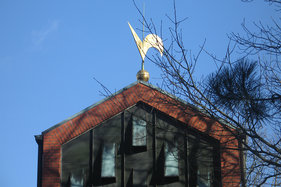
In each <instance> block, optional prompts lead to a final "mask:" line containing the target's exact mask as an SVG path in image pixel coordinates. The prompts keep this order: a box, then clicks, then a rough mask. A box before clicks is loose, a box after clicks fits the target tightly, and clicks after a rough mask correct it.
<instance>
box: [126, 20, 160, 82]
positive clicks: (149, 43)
mask: <svg viewBox="0 0 281 187" xmlns="http://www.w3.org/2000/svg"><path fill="white" fill-rule="evenodd" d="M128 24H129V27H130V29H131V32H132V34H133V37H134V39H135V42H136V44H137V47H138V49H139V52H140V55H141V58H142V65H141V70H140V71H139V72H138V73H137V79H138V80H142V81H145V82H147V81H148V79H149V73H148V72H147V71H145V70H144V58H145V55H146V53H147V51H148V49H149V48H151V47H154V48H155V49H157V50H158V51H159V52H160V54H161V56H162V55H163V50H164V47H163V42H162V39H161V38H160V37H159V36H157V35H156V34H149V35H147V36H146V37H145V39H143V41H141V40H140V38H139V37H138V35H137V33H136V32H135V31H134V29H133V28H132V26H131V25H130V23H129V22H128ZM143 32H144V31H143Z"/></svg>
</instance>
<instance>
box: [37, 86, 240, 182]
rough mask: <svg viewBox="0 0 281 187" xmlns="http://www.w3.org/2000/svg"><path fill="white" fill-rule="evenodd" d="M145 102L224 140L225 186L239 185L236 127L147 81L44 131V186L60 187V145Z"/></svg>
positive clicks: (222, 143) (223, 177) (222, 155)
mask: <svg viewBox="0 0 281 187" xmlns="http://www.w3.org/2000/svg"><path fill="white" fill-rule="evenodd" d="M139 101H142V102H144V103H147V104H148V105H150V106H152V107H154V108H156V109H157V110H159V111H161V112H164V113H166V114H168V115H170V116H171V117H173V118H176V119H178V120H180V121H182V122H183V123H185V124H188V125H190V126H191V127H193V128H195V129H197V130H199V131H201V132H203V133H206V134H208V135H210V136H212V137H214V138H215V139H217V140H219V141H220V143H221V170H222V183H223V186H239V182H240V167H239V166H240V165H239V151H238V150H237V148H238V141H237V140H236V139H235V138H234V136H233V133H235V131H234V130H233V129H230V128H228V129H226V127H225V126H223V125H221V124H219V123H218V122H216V121H215V120H211V119H209V118H207V117H204V116H203V115H202V114H200V113H199V112H197V111H196V110H194V109H192V108H191V107H188V106H187V105H184V104H183V103H180V102H179V101H178V100H175V99H173V98H171V97H169V96H168V95H167V94H163V93H161V92H159V91H158V90H156V89H153V88H151V87H149V86H147V85H145V84H142V83H138V84H136V85H134V86H132V87H130V88H128V89H126V90H124V91H122V92H121V93H119V94H117V95H115V96H113V97H110V98H109V99H108V100H106V101H104V102H102V103H100V104H99V105H96V106H94V107H92V108H90V109H88V110H86V111H85V112H83V113H81V114H80V115H78V116H76V117H74V118H72V119H70V120H69V121H67V122H65V123H63V124H61V125H59V126H58V127H56V128H54V129H52V130H50V131H48V132H46V133H44V134H43V164H42V165H43V166H42V169H43V173H42V186H43V187H59V186H60V172H61V171H60V168H61V166H60V164H61V160H60V159H61V145H62V144H64V143H65V142H67V141H69V140H71V139H72V138H74V137H76V136H78V135H80V134H82V133H84V132H86V131H88V130H89V129H91V128H93V127H95V126H96V125H98V124H100V123H101V122H103V121H105V120H107V119H109V118H111V117H112V116H114V115H116V114H118V113H120V112H122V111H123V110H125V109H126V108H128V107H130V106H132V105H134V104H136V103H137V102H139Z"/></svg>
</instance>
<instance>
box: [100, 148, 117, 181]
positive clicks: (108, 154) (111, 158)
mask: <svg viewBox="0 0 281 187" xmlns="http://www.w3.org/2000/svg"><path fill="white" fill-rule="evenodd" d="M101 177H115V144H114V143H112V144H105V145H104V146H103V151H102V167H101Z"/></svg>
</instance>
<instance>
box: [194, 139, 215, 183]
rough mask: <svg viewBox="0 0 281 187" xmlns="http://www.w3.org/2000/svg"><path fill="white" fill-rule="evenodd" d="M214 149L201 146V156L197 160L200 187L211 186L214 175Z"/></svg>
mask: <svg viewBox="0 0 281 187" xmlns="http://www.w3.org/2000/svg"><path fill="white" fill-rule="evenodd" d="M212 163H213V159H212V149H211V148H210V147H209V146H206V145H204V144H201V151H200V155H198V159H197V165H198V169H197V185H198V186H199V187H209V186H211V180H212V175H213V164H212Z"/></svg>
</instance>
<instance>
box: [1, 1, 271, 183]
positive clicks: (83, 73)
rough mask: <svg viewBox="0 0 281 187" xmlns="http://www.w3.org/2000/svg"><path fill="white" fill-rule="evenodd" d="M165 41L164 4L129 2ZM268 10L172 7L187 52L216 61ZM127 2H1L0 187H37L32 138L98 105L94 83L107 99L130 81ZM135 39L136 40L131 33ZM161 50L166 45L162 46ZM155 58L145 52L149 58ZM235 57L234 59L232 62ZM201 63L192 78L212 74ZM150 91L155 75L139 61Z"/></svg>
mask: <svg viewBox="0 0 281 187" xmlns="http://www.w3.org/2000/svg"><path fill="white" fill-rule="evenodd" d="M135 1H136V3H137V5H138V6H139V8H140V9H142V6H143V3H144V2H145V16H146V18H147V19H150V18H151V19H153V20H154V23H155V25H156V27H158V28H159V27H160V23H161V20H162V23H163V31H164V32H163V33H164V35H163V39H164V40H166V39H167V40H168V39H169V35H168V32H167V29H168V26H170V23H169V22H168V19H167V17H166V14H168V15H172V13H173V7H172V5H173V2H172V1H171V0H153V1H152V0H150V1H149V0H135ZM274 8H275V7H273V6H268V4H267V3H265V2H264V1H261V0H259V1H258V0H257V1H254V2H252V3H242V2H241V1H239V0H228V1H219V0H212V1H207V0H181V1H180V0H178V1H177V12H178V14H179V17H180V18H184V17H188V19H187V20H186V21H185V22H184V23H183V25H182V26H183V36H184V43H185V46H186V48H187V49H190V50H192V51H194V52H195V51H197V50H198V49H199V46H200V45H201V44H202V43H203V41H204V40H205V39H206V45H205V48H206V49H207V50H208V51H209V52H211V53H214V54H216V55H217V56H218V57H222V56H223V54H224V52H225V50H226V47H227V44H228V38H227V34H229V33H230V32H235V33H237V32H241V23H242V21H243V19H244V18H245V21H246V23H247V24H248V25H249V27H252V26H253V24H252V22H253V21H255V22H258V21H262V22H264V23H270V22H271V17H273V18H274V17H276V13H275V11H274ZM139 19H141V17H140V15H139V14H138V12H137V9H136V8H135V7H134V4H133V2H132V1H131V0H122V1H113V0H80V1H75V0H59V1H58V0H56V1H55V0H48V1H38V0H25V1H23V0H0V24H1V25H0V88H1V91H0V125H1V131H0V142H1V144H0V145H1V150H2V151H1V154H0V165H1V170H0V176H1V184H0V185H1V186H5V187H15V186H24V187H25V186H26V187H31V186H36V180H37V178H36V177H37V144H36V142H35V140H34V135H37V134H40V133H41V132H42V131H44V130H46V129H48V128H49V127H51V126H53V125H55V124H57V123H59V122H61V121H62V120H64V119H66V118H68V117H70V116H72V115H73V114H75V113H77V112H79V111H81V110H82V109H84V108H86V107H88V106H90V105H92V104H94V103H96V102H98V101H99V100H101V99H103V98H104V96H102V95H101V94H100V93H99V91H102V88H101V87H100V86H99V84H97V82H96V81H95V80H94V79H93V78H94V77H95V78H96V79H97V80H99V81H100V82H102V83H103V84H104V85H105V86H107V87H108V88H109V89H110V90H111V91H112V92H114V91H117V90H119V89H122V88H123V87H125V86H127V85H129V84H131V83H133V82H135V81H136V77H135V75H136V73H137V71H138V70H139V69H140V62H141V58H140V55H139V54H138V50H137V47H136V45H135V43H134V40H133V37H132V35H131V33H130V29H129V27H128V24H127V22H128V21H129V22H130V23H131V25H132V26H133V27H134V28H135V30H136V28H142V25H141V23H140V22H139ZM137 33H138V34H139V36H140V37H141V32H139V31H137ZM164 45H165V42H164ZM155 52H156V50H149V52H148V55H152V54H154V53H155ZM237 56H239V55H237ZM214 67H215V66H214V64H213V63H212V60H211V59H210V58H209V57H208V56H207V55H204V54H203V55H202V57H200V61H199V64H198V68H197V74H198V75H199V76H204V75H207V74H208V73H210V72H211V71H212V70H214ZM145 69H146V70H148V71H149V72H150V75H151V83H152V84H156V83H157V82H159V81H160V80H159V79H160V78H161V76H160V73H161V72H160V71H159V70H158V68H157V67H156V66H155V65H153V64H152V63H149V61H146V63H145Z"/></svg>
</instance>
